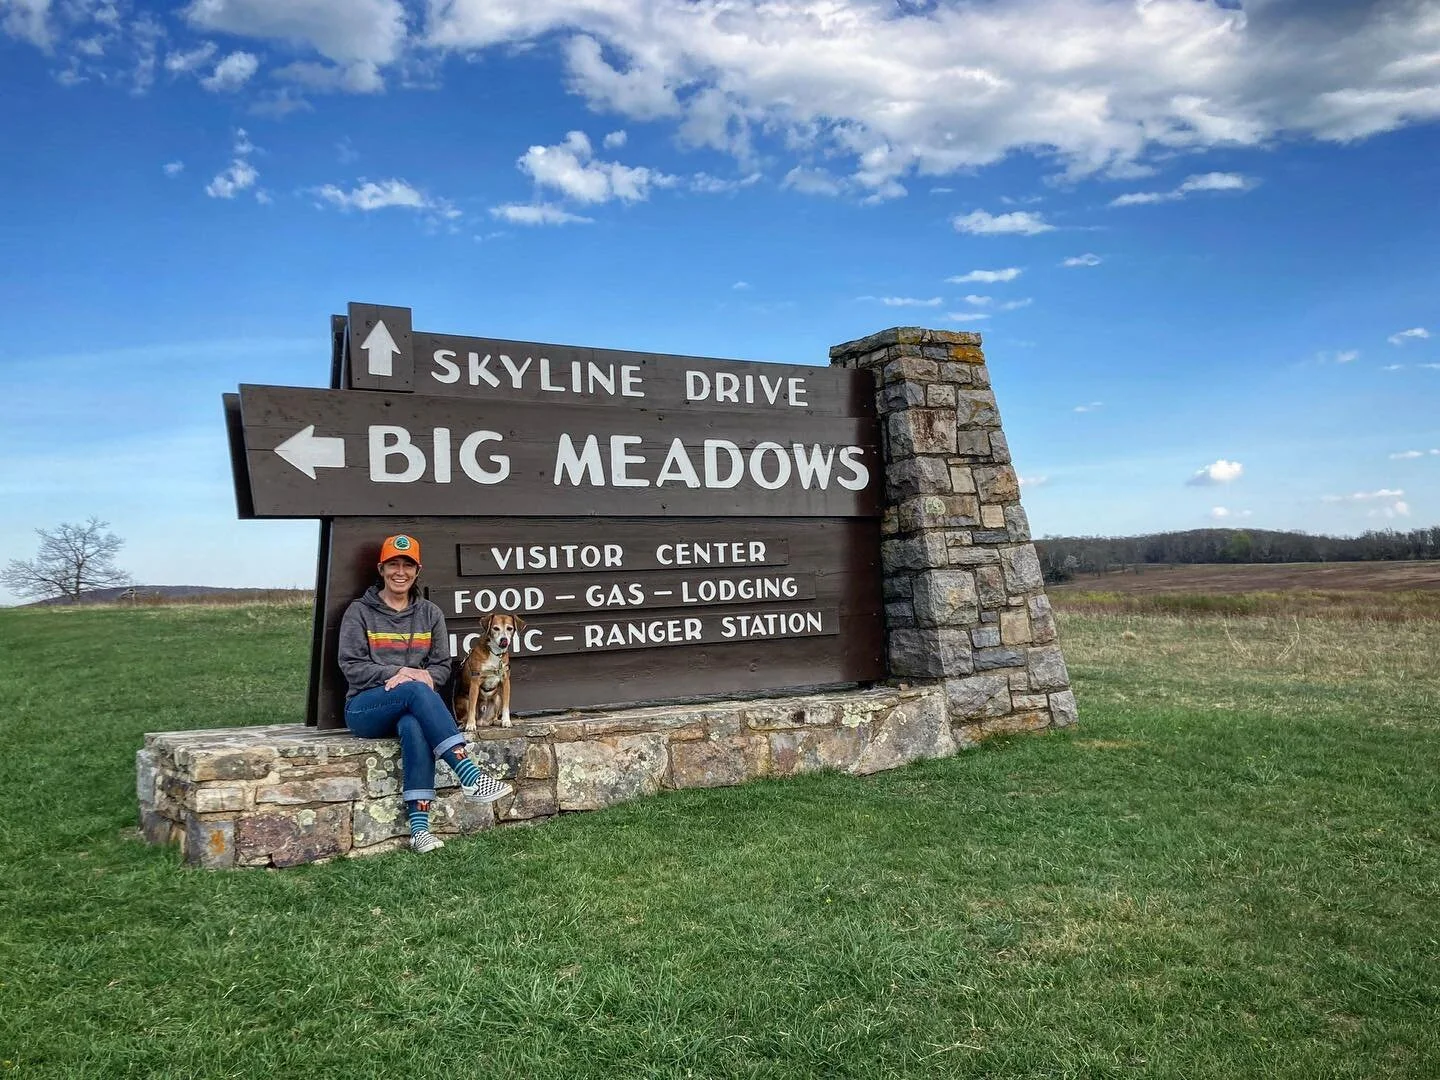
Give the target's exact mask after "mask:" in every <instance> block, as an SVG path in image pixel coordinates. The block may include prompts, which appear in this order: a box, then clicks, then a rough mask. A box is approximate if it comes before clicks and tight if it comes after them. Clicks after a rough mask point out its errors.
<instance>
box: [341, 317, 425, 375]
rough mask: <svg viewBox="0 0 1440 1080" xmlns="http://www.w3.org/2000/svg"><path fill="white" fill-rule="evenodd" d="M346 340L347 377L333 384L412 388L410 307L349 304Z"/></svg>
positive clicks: (413, 363)
mask: <svg viewBox="0 0 1440 1080" xmlns="http://www.w3.org/2000/svg"><path fill="white" fill-rule="evenodd" d="M346 341H347V342H348V351H347V352H346V354H345V361H346V371H347V372H348V374H349V381H348V384H347V383H332V385H335V386H341V385H348V386H349V387H351V388H352V389H355V390H389V391H390V392H391V393H396V394H399V393H406V392H408V391H410V390H412V389H413V388H414V379H415V360H414V354H413V352H412V351H411V348H412V346H411V334H410V309H409V308H397V307H380V306H378V305H375V304H351V305H350V318H349V326H348V328H347V335H346Z"/></svg>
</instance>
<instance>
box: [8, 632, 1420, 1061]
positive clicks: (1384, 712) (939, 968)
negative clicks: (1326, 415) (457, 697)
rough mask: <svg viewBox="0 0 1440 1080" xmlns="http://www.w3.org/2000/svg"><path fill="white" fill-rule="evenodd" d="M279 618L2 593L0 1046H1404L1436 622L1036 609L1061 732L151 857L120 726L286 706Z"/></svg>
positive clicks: (60, 1051)
mask: <svg viewBox="0 0 1440 1080" xmlns="http://www.w3.org/2000/svg"><path fill="white" fill-rule="evenodd" d="M308 621H309V611H308V608H306V607H303V606H296V605H292V606H270V607H266V606H253V607H235V608H199V607H197V608H185V607H174V608H153V609H130V610H113V609H91V610H78V611H65V610H55V611H18V610H5V611H0V650H3V655H4V656H5V657H6V663H5V666H4V669H3V674H0V691H3V696H0V700H3V701H4V703H5V708H4V709H3V711H0V747H3V754H0V778H3V788H4V790H5V792H7V794H8V798H7V799H6V800H5V804H4V808H3V810H0V913H3V916H4V921H3V925H0V1075H9V1074H13V1075H16V1076H27V1077H29V1076H36V1077H39V1076H45V1077H51V1076H93V1077H106V1078H109V1077H127V1076H134V1077H229V1076H235V1077H251V1076H266V1075H278V1076H306V1077H395V1078H416V1077H454V1076H476V1077H482V1076H484V1077H490V1076H503V1077H535V1078H551V1077H559V1078H565V1077H602V1078H606V1080H616V1078H628V1077H697V1078H707V1077H752V1076H753V1077H855V1078H860V1077H865V1078H872V1077H880V1078H883V1077H902V1076H903V1077H961V1076H975V1077H1175V1078H1187V1080H1189V1078H1197V1077H1226V1078H1234V1077H1260V1076H1264V1077H1267V1078H1268V1077H1327V1078H1328V1077H1355V1078H1361V1077H1365V1078H1369V1077H1391V1076H1394V1077H1402V1076H1403V1077H1434V1076H1437V1075H1440V1025H1437V1020H1436V1018H1437V1016H1440V930H1437V922H1436V912H1437V909H1440V814H1437V785H1440V779H1437V778H1440V723H1437V716H1440V668H1437V665H1436V663H1435V653H1436V651H1437V647H1440V623H1436V622H1435V621H1431V620H1428V619H1408V620H1400V621H1379V620H1368V619H1361V618H1345V619H1326V618H1312V617H1305V616H1301V615H1291V616H1289V617H1278V616H1277V617H1266V616H1258V615H1252V616H1243V617H1221V616H1219V615H1208V616H1207V615H1167V614H1146V613H1140V614H1133V613H1130V614H1126V613H1106V612H1090V613H1070V614H1063V613H1062V623H1061V632H1062V644H1063V645H1064V646H1065V648H1066V652H1067V655H1068V657H1069V660H1070V664H1071V671H1072V674H1073V675H1074V678H1075V683H1076V687H1077V691H1078V693H1079V698H1080V710H1081V726H1080V727H1079V728H1078V729H1075V730H1072V731H1070V732H1066V733H1063V734H1057V735H1048V736H1040V737H1022V738H1017V739H1012V740H1008V741H1000V742H992V743H989V744H987V745H986V746H985V747H984V748H983V749H981V750H979V751H975V752H972V753H969V754H965V755H962V756H960V757H958V758H954V759H950V760H946V761H936V762H926V763H922V764H919V765H916V766H912V767H910V768H907V769H902V770H899V771H896V772H891V773H884V774H879V775H876V776H873V777H869V778H865V779H856V778H852V777H848V776H840V775H822V776H811V777H806V778H802V779H799V780H792V781H785V782H761V783H754V784H750V785H747V786H745V787H741V788H730V789H723V790H712V791H687V792H681V793H670V794H665V795H662V796H659V797H656V798H653V799H649V800H644V801H640V802H636V803H632V804H628V805H626V806H623V807H619V808H616V809H613V810H609V811H605V812H602V813H596V814H581V815H571V816H566V817H565V818H562V819H560V820H557V821H553V822H550V823H547V824H545V825H543V826H540V827H534V828H506V829H500V830H494V831H491V832H489V833H486V834H484V835H481V836H477V837H472V838H467V839H457V840H453V841H451V842H450V843H449V844H448V845H447V847H446V848H445V850H444V851H443V852H439V853H437V854H435V855H432V856H428V857H425V858H423V859H422V858H417V857H413V856H410V855H409V854H405V853H402V854H396V855H390V856H383V857H379V858H375V859H368V860H353V861H340V862H337V863H333V864H329V865H323V866H308V867H301V868H298V869H294V870H287V871H283V872H261V871H253V872H249V871H246V872H229V873H207V872H200V871H192V870H185V869H182V868H181V867H180V866H179V863H178V859H177V854H176V852H175V851H174V850H170V849H162V848H151V847H147V846H145V845H144V844H142V843H141V842H140V841H139V840H138V839H137V838H136V835H135V831H134V825H135V797H134V790H133V785H134V768H133V759H134V752H135V750H136V749H137V747H138V746H139V744H140V737H141V734H142V733H143V732H145V731H149V730H169V729H178V728H184V727H210V726H220V725H231V724H256V723H270V722H277V721H285V720H291V719H295V718H298V716H299V710H300V702H301V697H302V689H303V685H304V678H305V670H306V664H307V657H306V650H307V649H308V641H309V635H308Z"/></svg>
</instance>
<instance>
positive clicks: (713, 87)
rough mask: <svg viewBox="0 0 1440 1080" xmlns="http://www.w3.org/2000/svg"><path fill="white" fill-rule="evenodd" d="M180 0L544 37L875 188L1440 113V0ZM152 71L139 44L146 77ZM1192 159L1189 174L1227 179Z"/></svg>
mask: <svg viewBox="0 0 1440 1080" xmlns="http://www.w3.org/2000/svg"><path fill="white" fill-rule="evenodd" d="M138 6H139V5H130V4H127V5H123V6H119V5H108V4H107V5H104V6H101V5H98V4H97V3H96V2H94V0H64V2H59V0H0V27H3V30H4V32H6V33H8V34H10V35H11V36H13V37H18V38H21V39H23V40H26V41H30V42H32V43H34V44H36V45H38V46H40V47H42V48H51V47H53V46H54V45H55V44H56V43H57V42H64V41H70V42H78V41H81V40H89V38H90V37H91V36H92V30H93V25H92V24H93V23H94V22H95V17H96V16H95V13H96V12H100V11H108V12H112V13H113V12H116V11H121V10H123V11H129V10H133V8H134V7H138ZM179 8H180V11H181V13H182V17H183V19H184V20H185V22H186V23H188V25H189V26H190V27H191V28H192V29H194V30H197V31H199V32H201V33H203V34H207V35H210V34H213V35H216V36H218V35H219V34H222V33H223V34H225V35H227V36H233V37H238V38H241V39H249V40H258V39H263V40H266V41H273V42H278V43H282V45H281V47H282V48H283V49H285V50H286V51H287V52H288V53H292V54H294V58H295V59H299V60H301V61H307V60H309V59H310V57H309V56H308V55H306V50H310V51H313V53H315V54H318V56H319V57H321V58H323V59H325V60H328V61H330V62H331V63H334V64H336V65H340V66H341V67H346V66H347V65H352V64H355V63H361V62H363V63H365V64H368V65H370V67H369V68H368V69H367V70H368V71H369V72H370V73H371V77H372V79H373V81H374V82H376V83H378V82H379V81H380V80H381V78H382V75H381V73H382V71H384V70H385V69H387V68H388V67H389V66H390V65H395V64H398V63H400V62H402V61H404V62H407V63H412V64H413V65H414V66H415V69H417V70H418V69H420V68H428V70H427V77H428V78H433V77H434V76H433V74H431V73H432V72H435V71H438V70H439V64H440V62H441V60H443V58H444V56H445V55H446V54H458V55H464V56H465V57H467V58H470V57H475V56H477V55H483V53H484V52H485V50H490V49H495V50H499V49H506V50H511V51H514V50H520V49H530V48H536V47H537V46H546V47H549V46H551V45H552V43H553V44H555V45H558V47H559V50H560V51H561V53H562V55H563V58H564V63H565V75H564V78H565V80H566V83H567V85H568V87H569V89H571V90H572V91H573V92H575V93H576V94H578V95H580V96H581V97H582V98H583V99H584V100H585V101H586V102H587V103H588V104H589V105H590V106H591V107H592V108H594V109H596V110H603V111H604V112H605V113H607V114H609V115H612V116H615V117H618V118H621V119H624V120H630V119H633V120H642V119H644V120H656V119H664V120H666V121H667V122H668V123H670V124H671V125H672V127H673V132H672V133H673V134H674V135H675V137H676V138H678V139H679V140H680V141H681V142H682V143H685V144H688V145H693V146H704V147H712V148H716V149H719V150H721V151H723V152H726V153H730V154H733V155H735V156H736V157H737V158H738V159H741V160H742V161H744V162H745V163H746V165H745V167H746V168H747V169H748V168H751V167H753V165H752V164H751V163H752V162H754V161H757V160H759V159H760V158H761V156H762V154H761V151H760V150H757V148H756V147H755V146H754V145H753V143H754V141H755V140H757V139H760V138H764V139H766V140H767V141H769V142H770V143H771V144H772V145H767V146H766V147H764V148H763V156H764V157H765V158H766V159H771V158H772V148H773V147H783V148H785V149H786V150H789V151H791V152H793V153H794V154H795V159H794V160H792V161H786V162H784V163H783V164H782V165H780V167H779V169H780V172H781V173H783V172H784V171H785V169H787V168H789V167H790V166H792V165H795V164H797V163H798V162H802V161H804V162H813V161H821V160H823V161H826V162H829V163H831V168H832V170H833V171H834V172H835V173H836V175H837V176H840V177H842V178H844V179H845V180H846V181H847V183H852V184H854V185H855V186H856V187H857V188H858V189H860V190H863V191H865V192H869V193H871V197H875V198H885V197H893V196H894V195H895V194H896V193H898V191H899V190H900V189H901V188H902V187H903V184H902V183H901V182H902V181H904V180H906V179H907V178H908V177H912V176H913V177H916V178H918V179H920V180H921V181H922V182H924V183H926V184H927V185H929V184H931V183H932V182H934V181H939V180H941V178H944V177H949V176H955V175H961V174H964V173H967V172H973V171H975V170H977V169H979V168H982V167H984V166H987V165H992V164H995V163H998V162H1000V161H1003V160H1005V159H1006V158H1008V157H1013V156H1017V155H1029V156H1032V157H1037V158H1039V159H1040V160H1041V161H1042V162H1043V163H1044V164H1045V165H1046V166H1047V167H1050V168H1052V169H1053V170H1054V171H1055V172H1057V173H1059V174H1060V175H1061V176H1063V177H1065V178H1068V179H1075V178H1079V177H1085V176H1107V177H1111V178H1127V177H1129V178H1133V177H1136V176H1139V175H1144V174H1145V173H1146V172H1147V171H1149V170H1151V169H1152V168H1153V164H1154V162H1155V161H1164V160H1170V159H1173V158H1174V157H1175V156H1177V155H1181V154H1192V153H1195V152H1197V151H1203V150H1206V149H1212V148H1220V149H1229V148H1247V147H1261V146H1266V145H1274V144H1278V143H1280V142H1282V141H1283V140H1293V139H1305V138H1314V139H1321V140H1328V141H1334V142H1345V141H1349V140H1354V139H1360V138H1364V137H1367V136H1370V135H1374V134H1376V133H1379V132H1384V131H1391V130H1395V129H1398V128H1403V127H1407V126H1412V125H1422V124H1427V123H1433V122H1434V121H1435V120H1436V119H1437V118H1440V76H1437V67H1436V64H1435V60H1434V58H1435V56H1436V55H1437V54H1440V20H1437V19H1436V18H1435V13H1434V5H1433V3H1431V2H1428V0H1354V2H1351V3H1343V2H1341V0H1329V2H1327V3H1310V4H1306V3H1301V2H1298V0H1247V2H1246V3H1245V4H1244V5H1243V10H1242V9H1241V8H1242V5H1241V4H1239V3H1236V2H1234V0H1205V2H1199V0H1014V2H1012V3H1007V4H998V3H959V2H947V3H939V2H931V0H925V2H913V3H905V4H895V3H888V2H881V0H829V2H826V3H813V2H802V0H687V2H684V3H681V2H675V0H668V2H661V0H426V2H425V3H421V2H420V0H408V2H407V0H345V2H341V0H186V2H185V3H183V4H182V5H179ZM407 12H408V22H407ZM142 18H144V16H142ZM136 21H138V20H136ZM131 25H132V27H133V25H134V23H132V24H131ZM157 25H158V24H157ZM412 34H413V37H412ZM252 51H253V50H252ZM108 52H109V50H108V48H107V55H108ZM69 58H70V57H69V56H64V57H63V59H64V60H68V59H69ZM290 58H291V57H287V58H286V59H287V60H288V59H290ZM540 70H543V68H541V69H540ZM79 77H83V75H77V78H79ZM146 78H148V76H146V75H144V73H143V70H142V69H141V68H137V71H136V74H135V82H136V84H137V85H141V84H142V83H144V81H145V79H146ZM342 88H343V87H342ZM1216 175H1219V176H1225V175H1228V174H1216ZM1197 176H1198V179H1196V180H1195V182H1194V183H1195V186H1193V187H1192V188H1191V190H1194V191H1198V190H1214V185H1215V184H1217V183H1219V182H1218V181H1214V180H1210V179H1206V178H1207V177H1209V176H1210V174H1205V173H1201V174H1197ZM1207 185H1209V186H1207ZM1140 194H1144V193H1140Z"/></svg>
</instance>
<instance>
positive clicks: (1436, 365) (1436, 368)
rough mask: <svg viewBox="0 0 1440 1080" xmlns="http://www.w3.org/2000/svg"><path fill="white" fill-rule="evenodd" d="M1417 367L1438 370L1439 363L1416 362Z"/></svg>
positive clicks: (1439, 368) (1439, 369) (1439, 367)
mask: <svg viewBox="0 0 1440 1080" xmlns="http://www.w3.org/2000/svg"><path fill="white" fill-rule="evenodd" d="M1415 366H1416V367H1418V368H1427V369H1429V370H1430V371H1440V364H1416V365H1415Z"/></svg>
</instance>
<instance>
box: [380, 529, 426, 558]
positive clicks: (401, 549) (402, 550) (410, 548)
mask: <svg viewBox="0 0 1440 1080" xmlns="http://www.w3.org/2000/svg"><path fill="white" fill-rule="evenodd" d="M397 557H398V558H402V559H409V560H411V561H412V562H414V563H415V565H416V566H419V565H420V541H419V540H416V539H415V538H414V537H413V536H406V535H405V534H404V533H399V534H398V535H396V536H387V537H386V538H385V542H384V543H383V544H381V545H380V561H381V562H382V563H383V562H389V561H390V560H391V559H394V558H397Z"/></svg>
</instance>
